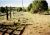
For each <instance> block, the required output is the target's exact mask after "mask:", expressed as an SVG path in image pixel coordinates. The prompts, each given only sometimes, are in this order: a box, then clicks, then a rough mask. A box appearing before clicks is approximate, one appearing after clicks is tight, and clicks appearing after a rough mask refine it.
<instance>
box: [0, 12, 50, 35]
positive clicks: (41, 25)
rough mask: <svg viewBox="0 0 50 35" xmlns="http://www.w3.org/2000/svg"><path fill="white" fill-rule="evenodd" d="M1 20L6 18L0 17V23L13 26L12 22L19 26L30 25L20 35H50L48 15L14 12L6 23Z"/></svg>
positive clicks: (49, 16) (49, 18)
mask: <svg viewBox="0 0 50 35" xmlns="http://www.w3.org/2000/svg"><path fill="white" fill-rule="evenodd" d="M12 14H13V12H12ZM2 18H6V17H5V16H4V17H0V23H3V22H4V23H5V24H13V22H15V23H20V24H31V25H28V26H27V27H26V29H25V30H24V32H23V34H22V35H50V15H41V14H31V13H30V12H14V14H13V15H12V18H11V20H10V19H9V20H8V21H7V20H6V19H2ZM10 22H11V23H10Z"/></svg>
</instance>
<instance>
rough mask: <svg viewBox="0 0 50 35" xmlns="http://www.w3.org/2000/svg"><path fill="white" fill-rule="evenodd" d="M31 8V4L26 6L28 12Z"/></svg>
mask: <svg viewBox="0 0 50 35" xmlns="http://www.w3.org/2000/svg"><path fill="white" fill-rule="evenodd" d="M31 8H32V3H31V4H30V5H29V6H28V9H27V10H28V11H30V10H31Z"/></svg>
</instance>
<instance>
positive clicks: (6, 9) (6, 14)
mask: <svg viewBox="0 0 50 35" xmlns="http://www.w3.org/2000/svg"><path fill="white" fill-rule="evenodd" d="M6 18H7V20H8V7H7V6H6Z"/></svg>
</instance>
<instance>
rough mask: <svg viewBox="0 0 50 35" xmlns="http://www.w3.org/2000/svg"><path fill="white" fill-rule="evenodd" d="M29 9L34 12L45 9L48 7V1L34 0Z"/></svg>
mask: <svg viewBox="0 0 50 35" xmlns="http://www.w3.org/2000/svg"><path fill="white" fill-rule="evenodd" d="M28 9H29V10H32V11H33V12H39V11H45V10H47V9H48V3H47V1H46V0H34V1H33V3H31V4H30V5H29V6H28Z"/></svg>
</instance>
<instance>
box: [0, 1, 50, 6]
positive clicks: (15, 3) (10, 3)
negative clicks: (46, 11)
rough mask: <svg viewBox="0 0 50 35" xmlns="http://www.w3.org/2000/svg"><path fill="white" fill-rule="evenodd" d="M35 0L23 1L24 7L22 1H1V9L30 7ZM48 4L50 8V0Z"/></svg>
mask: <svg viewBox="0 0 50 35" xmlns="http://www.w3.org/2000/svg"><path fill="white" fill-rule="evenodd" d="M32 1H33V0H23V5H22V0H0V7H1V6H4V7H5V6H8V7H10V6H12V7H22V6H23V7H28V5H29V4H30V3H32ZM46 1H47V3H48V6H50V0H46Z"/></svg>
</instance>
